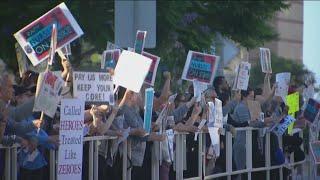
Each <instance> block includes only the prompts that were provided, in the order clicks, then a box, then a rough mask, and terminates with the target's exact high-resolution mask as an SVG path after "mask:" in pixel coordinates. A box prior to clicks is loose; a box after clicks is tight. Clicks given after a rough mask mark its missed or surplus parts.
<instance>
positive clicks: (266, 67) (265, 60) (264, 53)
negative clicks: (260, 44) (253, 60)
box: [260, 48, 272, 73]
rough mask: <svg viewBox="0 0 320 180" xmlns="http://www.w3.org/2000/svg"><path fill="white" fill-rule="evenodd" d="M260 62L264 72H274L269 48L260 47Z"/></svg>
mask: <svg viewBox="0 0 320 180" xmlns="http://www.w3.org/2000/svg"><path fill="white" fill-rule="evenodd" d="M260 64H261V69H262V72H263V73H272V68H271V54H270V49H269V48H260Z"/></svg>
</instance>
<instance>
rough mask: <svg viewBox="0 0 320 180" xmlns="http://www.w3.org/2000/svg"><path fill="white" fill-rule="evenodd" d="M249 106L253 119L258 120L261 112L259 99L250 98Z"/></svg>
mask: <svg viewBox="0 0 320 180" xmlns="http://www.w3.org/2000/svg"><path fill="white" fill-rule="evenodd" d="M247 102H248V108H249V111H250V116H251V121H255V120H258V119H259V117H260V113H261V105H260V103H259V102H258V101H251V100H248V101H247Z"/></svg>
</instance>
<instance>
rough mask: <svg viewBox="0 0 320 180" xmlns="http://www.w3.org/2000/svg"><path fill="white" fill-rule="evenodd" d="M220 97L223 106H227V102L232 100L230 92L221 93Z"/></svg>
mask: <svg viewBox="0 0 320 180" xmlns="http://www.w3.org/2000/svg"><path fill="white" fill-rule="evenodd" d="M219 98H220V100H221V101H222V106H225V105H226V103H227V102H228V101H229V100H230V94H229V93H228V92H223V93H221V94H220V97H219Z"/></svg>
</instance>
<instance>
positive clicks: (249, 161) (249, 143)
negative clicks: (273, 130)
mask: <svg viewBox="0 0 320 180" xmlns="http://www.w3.org/2000/svg"><path fill="white" fill-rule="evenodd" d="M246 163H247V169H248V170H249V171H248V180H251V171H252V131H251V130H246Z"/></svg>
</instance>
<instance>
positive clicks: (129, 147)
mask: <svg viewBox="0 0 320 180" xmlns="http://www.w3.org/2000/svg"><path fill="white" fill-rule="evenodd" d="M127 153H128V157H129V158H130V159H131V142H130V141H128V151H127ZM131 170H132V168H130V169H128V170H127V180H131Z"/></svg>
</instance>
